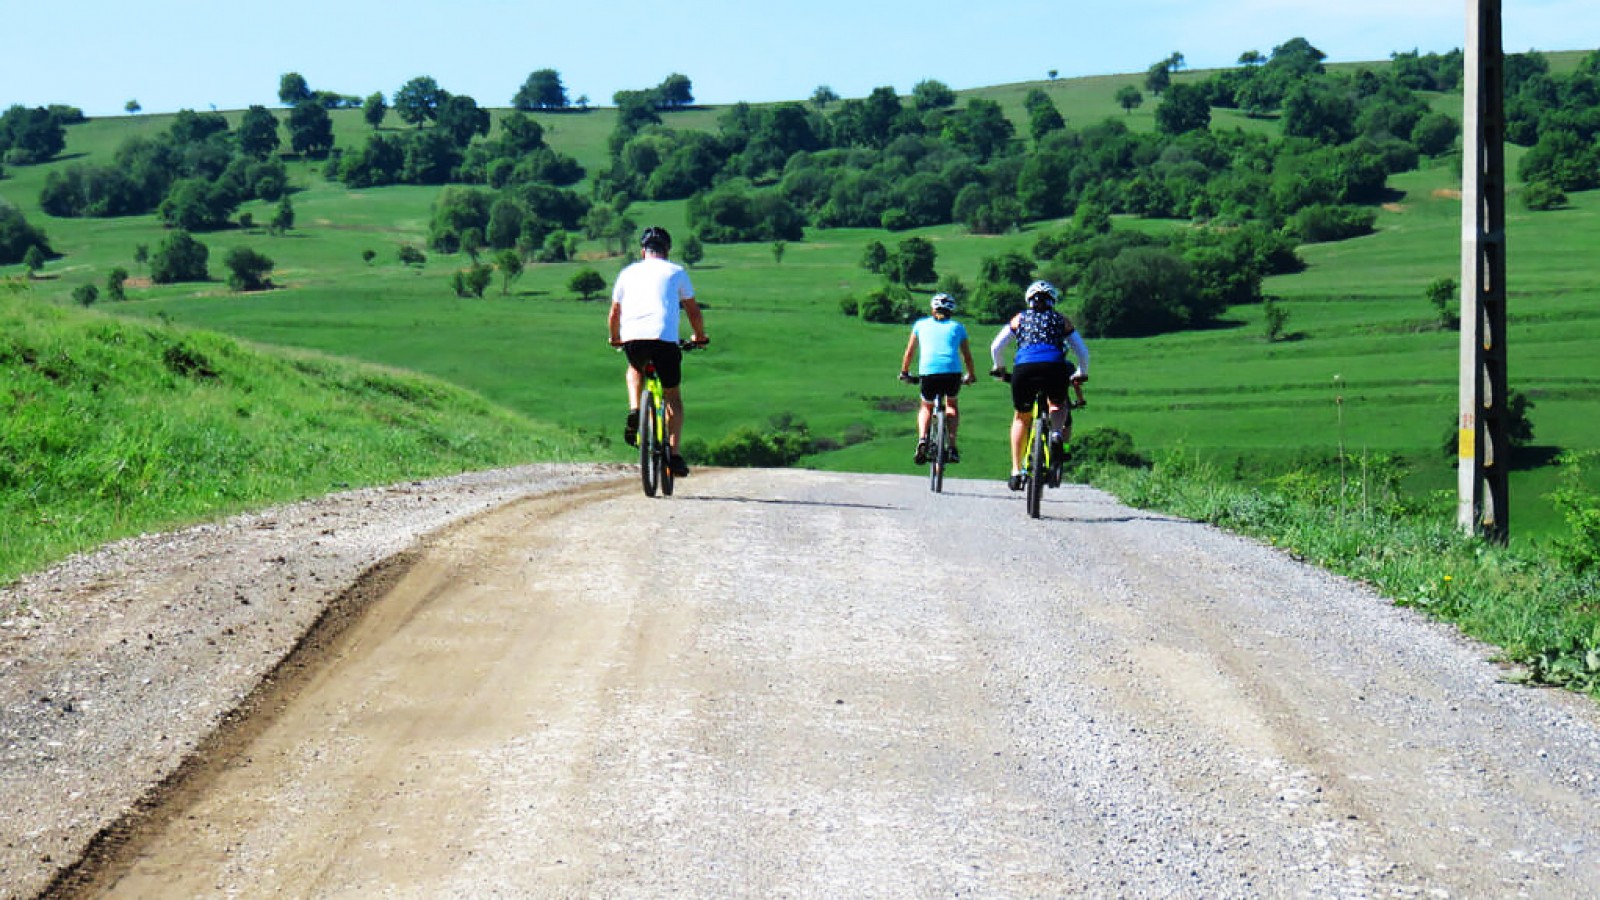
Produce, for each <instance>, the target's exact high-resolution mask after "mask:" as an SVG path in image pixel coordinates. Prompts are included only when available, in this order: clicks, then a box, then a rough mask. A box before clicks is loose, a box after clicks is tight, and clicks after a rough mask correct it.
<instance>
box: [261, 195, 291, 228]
mask: <svg viewBox="0 0 1600 900" xmlns="http://www.w3.org/2000/svg"><path fill="white" fill-rule="evenodd" d="M267 227H268V228H270V229H271V230H272V232H273V233H274V234H283V233H284V232H285V231H288V230H289V229H291V228H293V227H294V204H293V203H290V202H289V198H288V197H284V198H283V199H281V200H279V201H278V208H277V210H276V211H274V212H273V214H272V221H271V222H270V223H268V226H267Z"/></svg>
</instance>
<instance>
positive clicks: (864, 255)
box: [861, 241, 889, 275]
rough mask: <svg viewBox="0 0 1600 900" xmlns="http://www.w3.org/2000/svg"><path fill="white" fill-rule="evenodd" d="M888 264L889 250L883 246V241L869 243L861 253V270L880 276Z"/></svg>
mask: <svg viewBox="0 0 1600 900" xmlns="http://www.w3.org/2000/svg"><path fill="white" fill-rule="evenodd" d="M888 264H889V248H887V247H885V246H883V242H882V241H867V246H866V247H864V248H863V249H862V251H861V268H863V269H866V270H867V271H868V272H871V273H872V274H874V275H879V274H882V273H883V268H884V266H886V265H888Z"/></svg>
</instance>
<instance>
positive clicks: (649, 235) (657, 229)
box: [639, 225, 672, 253]
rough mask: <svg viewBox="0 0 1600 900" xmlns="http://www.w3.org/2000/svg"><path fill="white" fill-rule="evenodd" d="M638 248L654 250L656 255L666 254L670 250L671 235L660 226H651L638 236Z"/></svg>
mask: <svg viewBox="0 0 1600 900" xmlns="http://www.w3.org/2000/svg"><path fill="white" fill-rule="evenodd" d="M639 247H640V248H641V249H644V250H654V251H655V252H657V253H666V252H667V251H669V250H671V249H672V235H670V234H667V230H666V229H665V228H662V227H661V226H660V225H651V226H650V227H649V228H646V229H645V230H644V234H641V235H639Z"/></svg>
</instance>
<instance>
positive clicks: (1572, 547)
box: [1545, 450, 1600, 575]
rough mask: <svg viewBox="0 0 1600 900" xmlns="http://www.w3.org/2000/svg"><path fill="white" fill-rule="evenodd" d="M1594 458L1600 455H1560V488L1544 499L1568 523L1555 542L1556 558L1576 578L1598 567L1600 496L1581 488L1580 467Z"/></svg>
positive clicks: (1599, 564)
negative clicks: (1552, 505) (1551, 504)
mask: <svg viewBox="0 0 1600 900" xmlns="http://www.w3.org/2000/svg"><path fill="white" fill-rule="evenodd" d="M1596 457H1600V451H1594V450H1590V451H1587V452H1584V453H1572V452H1569V453H1564V454H1562V456H1561V465H1562V473H1561V476H1562V481H1563V485H1562V486H1561V487H1560V488H1558V489H1557V490H1555V491H1552V492H1551V493H1549V494H1546V495H1545V496H1546V498H1547V499H1548V500H1550V502H1552V503H1554V504H1555V506H1556V509H1557V510H1560V512H1561V514H1562V516H1563V517H1564V518H1565V519H1566V522H1567V529H1568V530H1567V533H1566V534H1564V535H1561V536H1558V537H1557V538H1556V539H1555V541H1554V545H1555V550H1556V558H1557V559H1558V560H1560V561H1561V564H1562V565H1563V566H1565V567H1566V568H1567V569H1568V570H1569V571H1571V572H1572V573H1573V574H1575V575H1583V574H1585V573H1587V572H1589V571H1591V570H1593V569H1596V568H1597V567H1600V496H1596V494H1595V493H1594V492H1593V491H1590V490H1588V489H1586V488H1585V487H1584V484H1583V464H1584V463H1585V462H1586V461H1588V460H1591V459H1595V458H1596Z"/></svg>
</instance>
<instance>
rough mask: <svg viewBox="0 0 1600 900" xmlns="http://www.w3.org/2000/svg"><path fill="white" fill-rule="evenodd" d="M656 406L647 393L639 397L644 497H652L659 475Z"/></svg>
mask: <svg viewBox="0 0 1600 900" xmlns="http://www.w3.org/2000/svg"><path fill="white" fill-rule="evenodd" d="M658 441H659V439H658V438H657V436H656V404H655V398H654V397H652V396H650V392H649V391H644V392H642V393H640V395H639V481H640V483H641V484H642V485H643V486H644V495H645V496H646V497H654V496H655V495H656V484H657V483H658V481H659V478H660V474H661V468H660V467H661V460H660V454H659V452H658V451H657V449H656V444H657V443H658Z"/></svg>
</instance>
